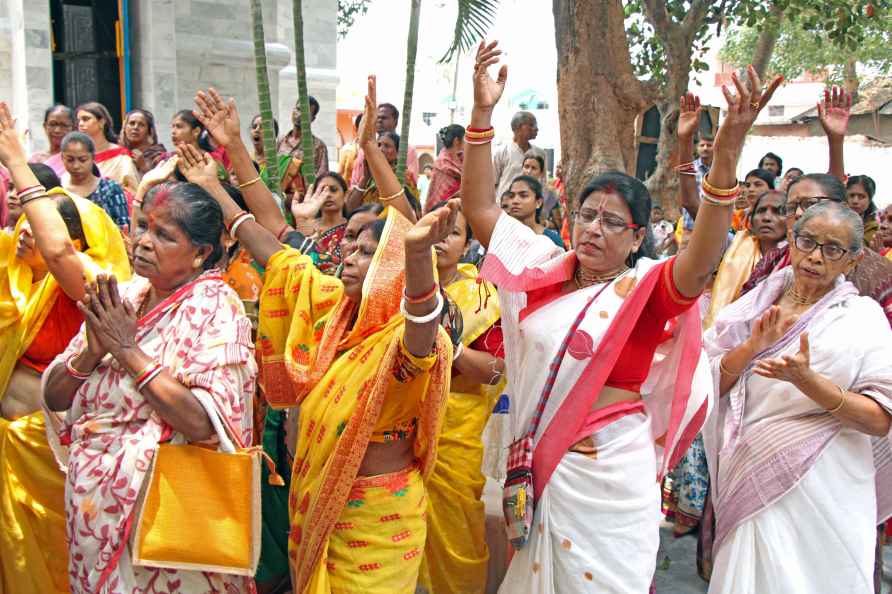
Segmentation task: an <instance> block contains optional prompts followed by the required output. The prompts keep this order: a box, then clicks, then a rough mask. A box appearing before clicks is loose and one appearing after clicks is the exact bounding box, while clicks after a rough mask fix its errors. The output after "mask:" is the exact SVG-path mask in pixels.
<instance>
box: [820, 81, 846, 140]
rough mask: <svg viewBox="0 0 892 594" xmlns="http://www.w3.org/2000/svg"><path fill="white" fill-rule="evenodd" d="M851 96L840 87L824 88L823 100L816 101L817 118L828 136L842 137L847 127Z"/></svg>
mask: <svg viewBox="0 0 892 594" xmlns="http://www.w3.org/2000/svg"><path fill="white" fill-rule="evenodd" d="M851 109H852V96H851V95H850V94H849V93H847V92H846V90H845V89H843V88H842V87H837V86H835V85H834V86H833V87H832V88H831V89H824V100H823V101H818V120H819V121H820V122H821V127H822V128H823V129H824V134H826V135H827V136H828V137H829V138H842V137H844V136H845V135H846V131H847V130H848V129H849V112H850V111H851Z"/></svg>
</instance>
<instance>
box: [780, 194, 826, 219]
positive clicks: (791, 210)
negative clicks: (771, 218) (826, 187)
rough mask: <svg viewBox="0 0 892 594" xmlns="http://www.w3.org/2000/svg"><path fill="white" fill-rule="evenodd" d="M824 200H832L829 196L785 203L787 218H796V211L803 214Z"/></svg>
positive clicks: (810, 197)
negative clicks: (800, 211)
mask: <svg viewBox="0 0 892 594" xmlns="http://www.w3.org/2000/svg"><path fill="white" fill-rule="evenodd" d="M824 200H833V198H831V197H830V196H809V197H807V198H803V199H801V200H799V201H798V202H792V201H789V200H788V201H787V206H786V208H787V216H788V217H794V216H796V211H797V210H802V212H805V211H806V210H808V209H809V208H811V207H812V206H814V205H815V204H817V203H818V202H823V201H824Z"/></svg>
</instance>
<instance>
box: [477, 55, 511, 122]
mask: <svg viewBox="0 0 892 594" xmlns="http://www.w3.org/2000/svg"><path fill="white" fill-rule="evenodd" d="M498 45H499V44H498V42H497V41H493V42H492V43H490V44H489V45H484V44H483V43H482V42H481V43H480V46H479V47H478V48H477V62H476V64H475V66H474V106H475V107H481V108H484V109H492V108H493V107H494V106H495V104H496V103H498V102H499V99H500V98H501V97H502V93H503V92H504V91H505V82H506V81H507V80H508V66H506V65H502V67H501V68H499V75H498V78H496V79H493V78H492V77H491V76H490V75H489V72H488V71H487V68H489V67H490V66H492V65H493V64H498V62H499V56H500V55H502V52H501V50H499V49H498Z"/></svg>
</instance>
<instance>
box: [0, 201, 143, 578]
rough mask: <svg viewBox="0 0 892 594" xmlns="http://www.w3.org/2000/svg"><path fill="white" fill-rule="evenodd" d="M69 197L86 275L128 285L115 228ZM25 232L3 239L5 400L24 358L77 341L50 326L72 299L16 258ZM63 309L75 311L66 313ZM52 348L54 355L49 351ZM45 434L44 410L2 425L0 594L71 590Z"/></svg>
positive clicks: (0, 375) (63, 327)
mask: <svg viewBox="0 0 892 594" xmlns="http://www.w3.org/2000/svg"><path fill="white" fill-rule="evenodd" d="M56 192H57V193H58V192H62V190H56ZM69 197H71V199H72V200H73V201H74V204H75V206H76V207H77V210H78V214H79V215H80V218H81V225H82V227H83V229H84V235H85V237H86V239H87V243H88V245H89V248H88V249H87V250H86V251H85V252H83V253H82V254H81V258H82V261H83V262H84V264H85V267H86V268H87V271H88V274H90V275H94V274H95V273H96V272H98V271H106V272H113V273H114V274H115V275H117V277H118V278H120V279H121V280H123V281H126V280H127V279H128V278H129V277H130V263H129V262H128V260H127V252H126V251H125V249H124V243H123V240H122V239H121V234H120V232H119V231H118V229H117V227H116V226H115V224H114V222H113V221H112V220H111V219H110V218H109V217H108V215H107V214H106V213H105V212H104V211H103V210H102V209H101V208H100V207H98V206H97V205H95V204H93V203H92V202H90V201H89V200H85V199H83V198H78V197H76V196H71V195H69ZM22 220H24V218H23V219H22ZM20 226H21V221H20V225H19V227H18V228H17V230H16V233H15V235H13V236H11V237H10V236H0V344H3V345H4V349H3V352H2V354H0V398H2V396H3V394H5V393H6V390H7V387H8V385H9V381H10V378H11V377H12V373H13V370H14V369H15V366H16V364H17V363H18V362H19V361H21V360H22V359H23V357H25V356H26V354H30V355H32V356H33V355H36V354H39V355H40V356H39V357H36V356H34V357H32V358H33V359H40V361H39V362H40V363H42V362H43V361H44V360H45V359H47V358H49V359H52V358H54V357H55V356H56V355H57V354H58V353H59V352H61V351H62V350H64V348H65V345H67V344H68V342H69V340H70V339H71V335H67V336H66V337H64V338H63V337H60V336H58V334H59V333H60V332H65V333H66V334H67V332H68V330H69V326H68V325H67V324H62V323H61V320H57V321H59V322H60V324H58V327H57V328H55V329H54V330H51V329H49V328H47V326H46V323H47V319H48V318H49V319H51V316H52V312H53V311H55V310H59V309H60V308H59V307H57V305H58V304H59V303H60V301H62V300H65V299H67V296H65V294H64V293H62V290H61V289H60V288H59V285H58V284H57V283H56V281H55V279H54V278H53V277H52V275H49V274H48V275H46V276H45V277H44V278H43V279H42V280H40V281H38V282H32V280H33V278H32V273H31V270H30V268H28V267H27V266H25V265H24V264H23V263H22V262H21V261H19V260H18V259H17V258H16V257H15V244H16V239H17V237H18V233H19V229H20ZM64 311H66V312H68V314H69V315H70V313H71V310H70V309H68V308H65V309H64ZM78 314H79V312H78ZM51 323H52V319H51ZM75 332H76V331H75ZM60 338H61V339H63V340H64V343H62V342H60ZM60 344H61V346H60ZM54 347H55V349H56V350H55V352H50V351H49V350H48V349H52V348H54ZM32 362H38V361H32ZM46 429H47V427H46V423H45V417H44V413H43V412H35V413H33V414H31V415H27V416H25V417H22V418H19V419H16V420H15V421H12V422H7V421H3V420H0V593H2V594H44V593H61V592H67V591H68V576H67V573H68V568H67V564H68V550H67V548H66V546H65V504H64V483H65V475H64V473H63V472H62V470H61V469H60V466H59V464H58V463H57V461H56V458H55V457H54V455H53V452H52V450H51V449H50V445H49V443H48V442H47V432H46Z"/></svg>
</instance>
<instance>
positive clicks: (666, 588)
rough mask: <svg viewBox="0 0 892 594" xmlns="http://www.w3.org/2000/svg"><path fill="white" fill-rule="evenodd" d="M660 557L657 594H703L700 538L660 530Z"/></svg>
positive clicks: (888, 578) (891, 580) (887, 584)
mask: <svg viewBox="0 0 892 594" xmlns="http://www.w3.org/2000/svg"><path fill="white" fill-rule="evenodd" d="M660 536H661V542H660V552H659V555H658V556H657V573H656V581H657V594H703V593H704V592H706V589H707V584H706V582H704V581H703V580H702V579H700V576H698V575H697V539H696V537H694V536H685V537H682V538H673V536H672V530H671V529H670V528H662V529H661V530H660ZM883 557H884V561H885V575H884V576H883V578H884V579H883V593H884V594H889V593H890V592H892V546H886V547H884V551H883Z"/></svg>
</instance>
